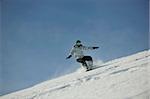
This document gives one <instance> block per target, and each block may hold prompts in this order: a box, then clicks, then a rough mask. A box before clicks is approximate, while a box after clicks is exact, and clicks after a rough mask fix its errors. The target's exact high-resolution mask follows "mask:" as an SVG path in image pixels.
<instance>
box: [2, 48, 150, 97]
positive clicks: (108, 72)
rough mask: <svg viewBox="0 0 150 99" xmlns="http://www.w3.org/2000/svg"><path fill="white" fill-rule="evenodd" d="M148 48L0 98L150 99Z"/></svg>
mask: <svg viewBox="0 0 150 99" xmlns="http://www.w3.org/2000/svg"><path fill="white" fill-rule="evenodd" d="M149 63H150V50H149V51H143V52H140V53H137V54H134V55H131V56H127V57H123V58H119V59H115V60H112V61H109V62H107V63H104V64H102V65H100V68H98V69H95V70H92V71H89V72H75V73H72V74H68V75H65V76H63V77H59V78H56V79H53V80H50V81H46V82H43V83H41V84H38V85H36V86H33V87H32V88H28V89H25V90H22V91H18V92H15V93H11V94H8V95H5V96H2V97H0V99H150V83H149V81H150V79H149V78H150V64H149Z"/></svg>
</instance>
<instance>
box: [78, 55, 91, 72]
mask: <svg viewBox="0 0 150 99" xmlns="http://www.w3.org/2000/svg"><path fill="white" fill-rule="evenodd" d="M86 61H92V62H93V59H92V57H91V56H84V57H83V58H78V59H77V62H79V63H82V65H83V66H86V67H87V69H88V66H87V64H86Z"/></svg>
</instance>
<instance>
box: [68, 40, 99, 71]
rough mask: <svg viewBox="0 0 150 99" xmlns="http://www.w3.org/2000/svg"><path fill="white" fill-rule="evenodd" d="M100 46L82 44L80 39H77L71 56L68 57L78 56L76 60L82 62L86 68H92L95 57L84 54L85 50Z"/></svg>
mask: <svg viewBox="0 0 150 99" xmlns="http://www.w3.org/2000/svg"><path fill="white" fill-rule="evenodd" d="M98 48H99V47H88V46H84V45H82V43H81V41H80V40H77V41H76V43H75V45H74V47H73V48H72V50H71V52H70V54H69V56H68V57H67V58H66V59H69V58H71V57H72V56H74V57H75V58H76V61H77V62H79V63H82V66H83V67H85V68H86V70H87V71H89V70H91V69H92V66H93V59H92V57H91V56H84V54H83V51H84V50H93V49H98Z"/></svg>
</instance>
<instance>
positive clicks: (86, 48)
mask: <svg viewBox="0 0 150 99" xmlns="http://www.w3.org/2000/svg"><path fill="white" fill-rule="evenodd" d="M98 48H99V47H87V46H83V49H84V50H93V49H98Z"/></svg>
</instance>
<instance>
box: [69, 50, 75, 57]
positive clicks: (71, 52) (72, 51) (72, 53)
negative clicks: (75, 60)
mask: <svg viewBox="0 0 150 99" xmlns="http://www.w3.org/2000/svg"><path fill="white" fill-rule="evenodd" d="M74 52H75V50H74V48H72V49H71V51H70V55H72V56H73V55H74Z"/></svg>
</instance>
